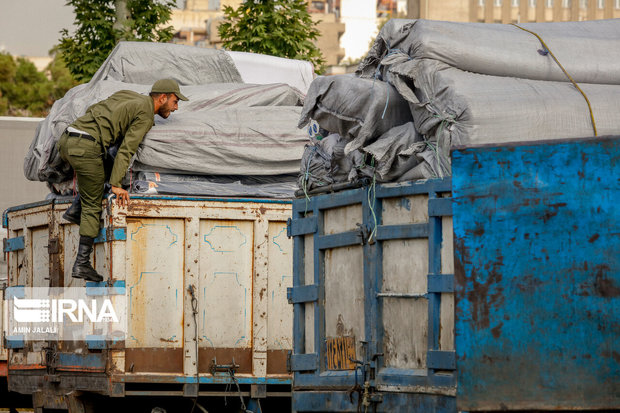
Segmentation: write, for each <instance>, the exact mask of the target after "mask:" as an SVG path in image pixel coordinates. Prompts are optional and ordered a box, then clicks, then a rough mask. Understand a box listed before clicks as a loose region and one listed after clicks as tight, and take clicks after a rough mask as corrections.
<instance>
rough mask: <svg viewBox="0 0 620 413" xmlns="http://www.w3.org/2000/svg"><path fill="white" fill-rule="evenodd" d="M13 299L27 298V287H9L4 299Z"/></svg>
mask: <svg viewBox="0 0 620 413" xmlns="http://www.w3.org/2000/svg"><path fill="white" fill-rule="evenodd" d="M12 298H21V299H23V298H26V287H25V286H23V285H15V286H13V287H7V288H6V290H5V291H4V299H5V300H10V299H12Z"/></svg>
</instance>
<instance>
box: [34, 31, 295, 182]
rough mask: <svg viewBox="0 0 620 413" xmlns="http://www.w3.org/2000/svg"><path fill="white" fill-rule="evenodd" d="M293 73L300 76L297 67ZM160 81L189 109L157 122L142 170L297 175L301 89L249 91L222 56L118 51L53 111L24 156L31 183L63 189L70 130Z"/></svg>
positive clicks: (135, 48) (130, 46)
mask: <svg viewBox="0 0 620 413" xmlns="http://www.w3.org/2000/svg"><path fill="white" fill-rule="evenodd" d="M271 64H273V62H271ZM289 66H290V65H289ZM287 67H288V66H287ZM291 67H293V66H291ZM294 69H295V73H298V72H299V68H298V67H297V66H294ZM284 70H288V69H286V68H285V69H284ZM162 77H170V78H174V79H176V80H177V81H179V83H180V84H181V89H182V91H183V93H184V94H185V95H186V96H188V97H189V99H190V101H189V102H180V103H179V110H178V111H176V112H174V113H173V114H172V115H171V116H170V117H169V118H168V119H167V120H164V119H162V118H160V117H159V116H155V126H154V127H153V128H152V129H151V131H150V132H149V133H148V134H147V135H146V137H145V139H144V141H143V144H142V145H141V146H140V148H139V150H138V152H137V154H136V161H137V162H138V163H139V164H140V165H141V166H142V170H148V168H149V167H152V168H154V169H157V168H167V169H168V170H169V171H168V172H171V173H183V174H193V175H199V174H213V175H222V174H223V175H231V174H234V175H244V174H247V175H261V176H268V175H282V174H291V173H295V172H297V171H298V170H299V161H300V159H301V155H302V152H303V147H304V144H305V143H306V142H305V137H306V134H305V133H304V132H303V131H300V130H298V129H297V128H296V127H295V125H296V123H297V121H298V119H299V114H300V111H301V107H300V105H301V104H302V103H303V94H302V93H301V92H300V91H299V90H298V89H296V88H294V87H291V86H290V85H288V84H283V83H279V84H261V85H257V84H244V83H243V82H242V80H241V77H240V75H239V72H238V71H237V69H236V67H235V65H234V63H233V60H232V59H231V57H230V56H229V55H228V54H227V53H225V52H222V51H218V50H213V49H205V48H197V47H189V46H179V45H173V44H150V43H121V44H119V45H118V46H117V47H116V49H114V51H113V52H112V53H111V54H110V56H109V57H108V59H107V60H106V61H105V63H104V64H103V65H102V66H101V68H100V69H99V70H98V72H97V73H96V74H95V76H94V77H93V79H92V80H91V81H90V82H89V83H88V84H84V85H79V86H77V87H75V88H73V89H71V90H70V91H69V92H67V94H66V95H65V96H64V97H63V98H62V99H60V100H58V101H56V102H55V103H54V106H53V107H52V110H51V111H50V114H49V115H48V117H47V118H46V119H45V120H44V121H43V122H41V124H40V125H39V128H38V129H37V132H36V136H35V138H34V140H33V142H32V144H31V147H30V149H29V151H28V154H27V155H26V159H25V161H24V172H25V175H26V177H27V178H28V179H31V180H41V181H48V182H53V183H59V182H63V181H65V182H66V180H67V179H70V178H71V177H72V176H71V170H70V168H67V165H65V164H64V163H63V162H62V160H61V159H60V157H59V156H58V153H57V151H56V150H55V144H56V142H57V141H58V139H59V138H60V135H61V134H62V132H63V131H64V130H65V128H66V127H67V126H68V125H69V124H70V123H71V122H73V121H74V120H75V119H76V118H78V117H79V116H81V115H82V114H84V112H85V111H86V109H87V108H88V107H89V106H90V105H92V104H94V103H96V102H98V101H100V100H103V99H105V98H107V97H108V96H110V95H112V94H113V93H114V92H117V91H119V90H133V91H136V92H139V93H143V94H147V93H148V92H149V90H150V87H151V85H152V83H153V82H154V81H155V80H157V79H159V78H162ZM287 185H288V184H287ZM55 187H56V188H58V187H59V186H58V185H56V186H55Z"/></svg>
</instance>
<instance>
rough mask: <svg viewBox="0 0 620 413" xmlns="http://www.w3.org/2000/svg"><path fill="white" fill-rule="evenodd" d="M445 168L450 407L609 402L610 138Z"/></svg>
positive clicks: (612, 291) (619, 246)
mask: <svg viewBox="0 0 620 413" xmlns="http://www.w3.org/2000/svg"><path fill="white" fill-rule="evenodd" d="M452 168H453V174H454V177H453V190H454V194H455V205H454V234H455V249H456V251H455V259H456V262H455V277H456V284H457V285H456V288H457V290H456V297H457V304H456V315H457V326H456V352H457V358H458V359H457V362H458V383H459V387H458V394H457V403H458V407H459V409H462V410H468V411H475V410H505V409H508V410H511V409H512V410H516V409H535V410H546V409H550V410H563V409H566V410H579V409H618V408H620V391H619V386H618V385H619V382H620V381H619V378H620V350H619V346H618V343H620V327H619V325H618V322H617V320H618V319H620V259H619V258H620V237H619V236H618V234H620V209H619V208H618V200H620V181H619V180H618V176H620V139H617V138H612V139H605V138H601V139H592V140H584V141H573V142H554V143H546V144H539V145H527V146H514V147H505V148H490V147H483V148H468V149H463V150H459V151H455V152H454V153H453V163H452Z"/></svg>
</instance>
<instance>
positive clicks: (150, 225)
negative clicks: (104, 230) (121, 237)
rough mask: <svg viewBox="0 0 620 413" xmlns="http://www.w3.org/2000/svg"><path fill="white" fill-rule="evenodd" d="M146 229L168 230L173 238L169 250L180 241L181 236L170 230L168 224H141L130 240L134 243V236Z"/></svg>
mask: <svg viewBox="0 0 620 413" xmlns="http://www.w3.org/2000/svg"><path fill="white" fill-rule="evenodd" d="M145 227H161V228H165V229H166V230H168V232H169V233H170V235H171V236H172V242H170V244H168V248H170V247H171V246H173V245H174V244H176V243H177V242H178V240H179V235H178V234H177V233H176V232H174V231H172V228H170V225H167V224H142V223H140V226H139V227H138V228H136V230H135V231H133V232H132V233H131V235H130V239H131V240H132V241H136V239H135V238H134V235H138V233H139V232H140V231H141V230H142V229H143V228H145ZM125 239H126V238H125Z"/></svg>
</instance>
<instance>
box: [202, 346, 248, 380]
mask: <svg viewBox="0 0 620 413" xmlns="http://www.w3.org/2000/svg"><path fill="white" fill-rule="evenodd" d="M198 359H199V363H198V371H199V372H200V373H205V374H206V373H208V374H211V370H212V367H213V365H214V364H217V365H229V364H233V360H234V364H236V365H238V366H239V367H238V368H237V369H235V374H237V373H239V374H251V373H252V350H251V349H248V348H201V349H200V351H199V353H198ZM214 361H215V363H214Z"/></svg>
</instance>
